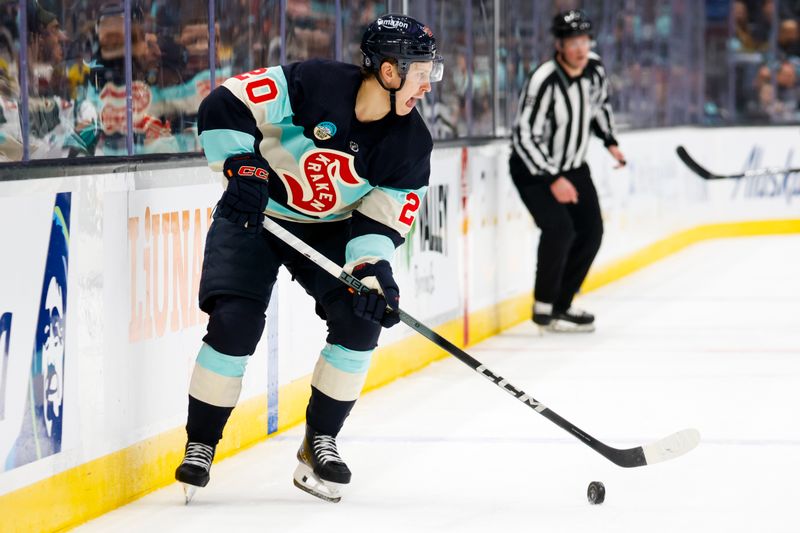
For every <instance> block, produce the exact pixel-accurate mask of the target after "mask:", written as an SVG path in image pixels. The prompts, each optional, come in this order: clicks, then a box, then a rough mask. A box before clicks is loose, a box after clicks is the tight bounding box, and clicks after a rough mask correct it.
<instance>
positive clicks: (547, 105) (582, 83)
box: [511, 52, 617, 183]
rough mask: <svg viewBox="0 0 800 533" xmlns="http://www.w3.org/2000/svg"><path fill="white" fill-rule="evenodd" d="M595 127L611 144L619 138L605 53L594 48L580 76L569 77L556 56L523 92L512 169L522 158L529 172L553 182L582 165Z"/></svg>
mask: <svg viewBox="0 0 800 533" xmlns="http://www.w3.org/2000/svg"><path fill="white" fill-rule="evenodd" d="M590 130H591V132H592V133H594V134H595V135H597V136H598V137H599V138H600V139H602V140H603V142H604V144H605V145H606V146H610V145H612V144H617V141H616V139H615V136H614V116H613V114H612V112H611V104H610V102H609V94H608V81H607V80H606V71H605V69H604V68H603V64H602V63H601V62H600V57H599V56H598V55H597V54H595V53H594V52H592V53H590V54H589V63H588V65H587V66H586V68H585V69H584V71H583V74H582V75H581V76H579V77H577V78H570V77H569V75H568V74H567V73H566V72H565V71H564V69H563V67H562V66H561V65H560V64H559V63H558V61H556V60H555V58H554V59H551V60H550V61H547V62H546V63H543V64H542V65H540V66H539V68H537V69H536V70H535V71H534V72H533V74H531V77H530V78H529V79H528V82H527V84H526V86H525V89H524V90H523V91H522V94H521V95H520V101H519V112H518V114H517V120H516V123H515V124H514V133H513V135H512V145H513V146H512V148H513V153H512V156H511V165H512V172H513V171H514V166H515V164H516V165H520V163H522V164H524V165H525V168H526V169H527V170H528V172H529V173H530V174H533V175H534V176H542V177H543V179H544V180H545V181H548V182H550V183H552V182H553V181H555V179H556V178H558V177H559V176H560V175H561V174H562V173H563V172H564V171H567V170H571V169H575V168H578V167H580V166H581V165H583V163H584V161H585V160H586V151H587V149H588V147H589V132H590ZM515 159H516V161H515Z"/></svg>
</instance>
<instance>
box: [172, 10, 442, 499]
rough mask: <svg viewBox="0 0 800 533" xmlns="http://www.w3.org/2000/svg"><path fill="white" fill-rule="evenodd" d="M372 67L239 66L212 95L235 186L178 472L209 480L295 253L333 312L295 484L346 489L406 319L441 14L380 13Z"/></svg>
mask: <svg viewBox="0 0 800 533" xmlns="http://www.w3.org/2000/svg"><path fill="white" fill-rule="evenodd" d="M361 51H362V54H363V63H362V67H361V68H359V67H357V66H354V65H348V64H343V63H338V62H333V61H324V60H309V61H304V62H300V63H293V64H290V65H285V66H277V67H270V68H260V69H256V70H253V71H251V72H248V73H245V74H241V75H238V76H234V77H232V78H230V79H228V80H227V81H225V83H224V84H223V85H222V86H220V87H218V88H217V89H215V90H214V91H213V92H212V93H211V94H210V95H209V96H208V97H207V98H206V99H205V100H204V101H203V103H202V104H201V106H200V111H199V117H198V121H199V123H198V128H199V132H200V141H201V143H202V145H203V149H204V151H205V155H206V158H207V159H208V162H209V165H210V166H211V168H212V169H213V170H221V171H222V172H223V175H224V177H225V180H226V181H227V183H226V190H225V192H224V193H223V195H222V198H221V199H220V201H219V203H218V204H217V207H216V211H215V214H214V219H213V222H212V224H211V227H210V229H209V232H208V236H207V238H206V248H205V260H204V261H205V262H204V264H203V272H202V279H201V282H200V295H199V299H200V307H201V308H202V309H203V310H204V311H205V312H207V313H208V314H209V322H208V330H207V334H206V335H205V337H203V341H204V344H203V346H202V347H201V349H200V352H199V354H198V356H197V362H196V365H195V368H194V372H193V375H192V378H191V383H190V387H189V413H188V421H187V425H186V431H187V434H188V443H187V445H186V454H185V458H184V460H183V462H182V463H181V465H180V466H179V467H178V469H177V471H176V473H175V476H176V478H177V479H178V480H179V481H181V482H183V483H184V484H186V485H188V487H187V488H188V489H189V490H188V492H187V498H190V497H191V493H192V492H193V488H192V487H203V486H205V485H206V484H207V483H208V481H209V468H210V465H211V462H212V459H213V457H214V450H215V447H216V445H217V442H218V441H219V440H220V438H221V437H222V430H223V427H224V426H225V423H226V421H227V420H228V417H229V415H230V413H231V411H232V410H233V407H234V405H235V404H236V401H237V399H238V397H239V392H240V390H241V383H242V376H243V374H244V370H245V366H246V364H247V360H248V357H249V356H250V355H251V354H252V353H253V352H254V351H255V348H256V343H257V342H258V340H259V338H260V337H261V334H262V332H263V328H264V322H265V320H264V313H265V310H266V308H267V304H268V301H269V298H270V293H271V291H272V287H273V285H274V283H275V279H276V276H277V273H278V269H279V267H280V266H281V265H284V266H286V268H287V269H288V270H289V272H290V273H291V274H292V276H293V278H294V279H296V280H297V281H298V282H299V283H300V285H301V286H302V287H303V288H304V289H305V291H306V292H307V293H308V294H309V295H311V296H312V297H313V298H314V299H315V300H316V313H317V314H318V315H319V316H320V317H321V318H322V319H323V320H325V321H326V322H327V327H328V336H327V339H326V340H327V344H325V346H324V347H323V349H322V351H321V354H320V357H319V360H318V361H317V364H316V366H315V368H314V372H313V375H312V380H311V398H310V400H309V403H308V407H307V410H306V431H305V438H304V439H303V442H302V444H301V445H300V449H299V451H298V453H297V458H298V460H299V465H298V467H297V469H296V471H295V474H294V483H295V485H297V486H298V487H299V488H301V489H302V490H305V491H307V492H309V493H311V494H313V495H315V496H318V497H320V498H322V499H325V500H329V501H334V502H336V501H339V500H340V498H341V495H340V492H339V491H340V488H341V486H343V485H345V484H347V483H349V482H350V476H351V474H350V470H349V469H348V467H347V465H346V464H345V463H344V461H343V460H342V458H341V456H340V455H339V452H338V450H337V446H336V437H337V435H338V433H339V431H340V429H341V428H342V425H343V423H344V421H345V418H346V417H347V415H348V414H349V412H350V410H351V409H352V408H353V405H354V404H355V402H356V399H357V398H358V396H359V393H360V391H361V388H362V386H363V384H364V380H365V378H366V374H367V368H368V367H369V361H370V356H371V354H372V351H373V349H374V348H375V347H376V345H377V342H378V336H379V334H380V329H381V326H383V327H391V326H393V325H394V324H396V323H397V322H398V321H399V317H398V315H397V314H396V313H393V312H387V303H388V305H389V306H390V307H391V308H395V309H396V308H397V306H398V302H399V289H398V286H397V283H396V282H395V280H394V277H393V274H392V268H391V265H390V261H391V259H392V255H393V253H394V250H395V248H396V247H397V246H399V245H400V244H401V243H402V242H403V240H404V237H405V235H406V234H407V232H408V231H409V229H410V227H411V224H412V223H413V222H414V218H415V216H416V212H417V209H418V208H419V206H420V204H421V201H422V198H423V196H424V194H425V191H426V189H427V185H428V179H429V174H430V155H431V150H432V148H433V142H432V140H431V136H430V133H429V132H428V129H427V127H426V126H425V124H424V122H423V121H422V118H421V116H420V115H419V113H418V112H417V110H416V109H415V107H416V104H417V102H418V101H419V100H420V99H422V98H423V97H424V95H425V93H427V92H429V91H430V90H431V83H433V82H436V81H439V80H441V77H442V71H443V68H442V66H443V64H442V60H441V57H440V56H439V54H438V52H437V49H436V41H435V39H434V37H433V34H432V33H431V31H430V29H429V28H428V27H427V26H424V25H423V24H421V23H420V22H418V21H416V20H414V19H412V18H410V17H405V16H401V15H386V16H383V17H380V18H379V19H377V20H376V21H374V22H372V23H371V24H370V25H369V26H368V28H367V29H366V31H365V33H364V36H363V39H362V42H361ZM265 215H266V216H268V217H270V218H271V219H274V220H276V221H277V222H278V223H279V224H281V225H282V226H284V227H285V228H286V229H287V230H289V231H291V232H292V233H294V234H295V235H297V236H299V237H300V238H301V239H302V240H304V241H305V242H306V243H308V244H310V245H311V246H313V247H315V248H316V249H317V250H319V251H320V252H321V253H323V254H324V255H326V256H327V257H328V258H330V259H332V260H333V261H336V262H337V263H339V264H344V265H345V269H346V270H347V271H348V272H350V273H352V274H353V275H354V276H356V277H358V278H360V279H361V280H362V281H364V282H365V283H366V284H368V286H370V287H371V288H372V289H374V290H373V291H372V292H371V293H369V294H367V295H361V294H356V295H353V294H351V293H349V292H348V291H347V288H346V287H345V286H344V285H342V284H341V283H340V282H339V281H338V280H336V279H334V278H333V277H331V276H330V275H329V274H327V273H326V272H325V271H323V270H321V269H319V268H318V267H317V266H315V265H314V264H312V263H311V262H310V261H309V260H308V259H306V258H305V257H304V256H302V255H300V254H299V253H297V252H295V251H294V250H292V249H291V248H289V247H288V246H287V245H285V244H283V243H282V242H281V241H279V240H278V239H277V238H276V237H274V236H272V235H271V234H269V233H268V232H266V230H265V229H264V228H263V227H262V222H263V217H264V216H265Z"/></svg>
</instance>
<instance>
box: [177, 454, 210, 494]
mask: <svg viewBox="0 0 800 533" xmlns="http://www.w3.org/2000/svg"><path fill="white" fill-rule="evenodd" d="M214 451H215V448H214V446H209V445H208V444H201V443H199V442H187V443H186V453H185V455H184V457H183V462H181V464H180V466H178V468H177V470H175V479H177V480H178V481H180V482H181V483H183V493H184V495H185V497H186V503H187V504H188V503H189V502H190V501H191V500H192V497H193V496H194V493H195V492H196V491H197V489H198V488H200V487H205V486H206V485H208V480H209V479H210V475H209V471H210V470H211V461H213V460H214Z"/></svg>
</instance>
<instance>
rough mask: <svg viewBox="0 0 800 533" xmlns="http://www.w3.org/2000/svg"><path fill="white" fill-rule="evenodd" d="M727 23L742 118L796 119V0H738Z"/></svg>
mask: <svg viewBox="0 0 800 533" xmlns="http://www.w3.org/2000/svg"><path fill="white" fill-rule="evenodd" d="M730 26H731V30H732V32H731V33H732V35H731V39H730V49H731V51H732V53H731V57H730V62H731V68H732V69H734V72H735V74H736V77H735V80H734V83H735V84H736V86H735V91H734V92H735V98H736V100H735V106H736V108H737V109H738V110H739V112H740V114H741V116H742V119H744V120H748V121H758V122H796V121H798V120H800V107H798V97H800V93H798V69H800V2H798V1H796V0H781V1H777V0H737V1H735V2H733V7H732V12H731V16H730Z"/></svg>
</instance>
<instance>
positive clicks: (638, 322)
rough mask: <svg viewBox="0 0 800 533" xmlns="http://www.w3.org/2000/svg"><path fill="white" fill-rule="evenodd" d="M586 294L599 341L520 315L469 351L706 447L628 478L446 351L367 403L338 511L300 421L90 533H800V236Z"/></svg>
mask: <svg viewBox="0 0 800 533" xmlns="http://www.w3.org/2000/svg"><path fill="white" fill-rule="evenodd" d="M577 303H578V304H579V305H580V306H581V307H584V308H586V309H588V310H591V311H592V312H595V313H596V314H597V315H598V322H597V324H598V328H597V332H596V333H593V334H582V335H563V334H562V335H557V334H548V335H546V336H544V337H539V336H537V334H536V333H535V330H534V327H533V325H532V324H530V323H526V324H523V325H521V326H519V327H516V328H514V329H512V330H509V331H508V332H507V333H505V334H503V335H500V336H497V337H495V338H492V339H490V340H488V341H487V342H484V343H482V344H480V345H478V346H475V347H472V348H471V349H469V350H468V351H469V352H470V353H472V354H473V355H474V356H475V357H476V358H478V359H479V360H481V361H482V362H484V364H486V365H487V366H488V367H489V368H490V369H491V370H493V371H494V372H495V373H499V374H501V375H503V376H505V377H506V378H508V379H509V380H510V381H511V383H512V384H514V385H516V386H518V387H520V388H522V389H524V390H525V391H526V392H528V393H529V394H531V395H532V396H533V397H534V398H536V399H538V400H540V401H542V402H544V403H545V404H546V405H547V406H549V407H551V408H552V409H553V410H554V411H556V412H557V413H559V414H560V415H562V416H564V417H565V418H567V419H568V420H570V421H571V422H573V423H574V424H576V425H577V426H578V427H580V428H582V429H583V430H585V431H587V432H589V433H590V434H592V435H594V436H595V437H597V438H599V439H601V440H603V441H604V442H606V443H608V444H610V445H612V446H617V447H631V446H636V445H640V444H645V443H648V442H651V441H653V440H656V439H658V438H661V437H663V436H665V435H667V434H669V433H671V432H673V431H678V430H680V429H684V428H687V427H695V428H697V429H699V430H700V432H701V434H702V441H701V443H700V446H699V447H698V448H697V449H695V450H694V451H692V452H690V453H689V454H688V455H686V456H683V457H680V458H678V459H675V460H673V461H668V462H665V463H660V464H656V465H652V466H647V467H643V468H637V469H631V470H626V469H622V468H619V467H617V466H615V465H613V464H611V463H610V462H608V461H607V460H605V459H604V458H603V457H601V456H600V455H598V454H596V453H595V452H594V451H592V450H591V449H589V448H587V447H586V446H584V445H583V444H581V443H579V442H578V441H576V440H575V439H574V438H572V437H571V436H570V435H568V434H567V433H565V432H564V431H563V430H561V429H559V428H558V427H556V426H555V425H553V424H552V423H551V422H549V421H548V420H546V419H544V418H543V417H541V416H540V415H538V414H537V413H535V412H534V411H533V410H531V409H529V408H526V407H525V406H523V405H522V404H520V403H518V402H516V401H514V400H513V399H512V398H511V397H510V396H509V395H507V394H505V393H503V392H502V391H500V390H498V389H497V388H496V387H495V386H493V385H492V384H491V383H489V382H488V381H486V380H485V379H484V378H481V377H480V376H478V375H477V374H475V373H474V372H473V371H472V370H470V369H469V368H468V367H466V366H464V365H463V364H462V363H460V362H459V361H457V360H455V359H448V360H445V361H442V362H439V363H436V364H433V365H431V366H429V367H428V368H426V369H424V370H423V371H421V372H418V373H416V374H414V375H412V376H410V377H407V378H404V379H401V380H398V381H396V382H395V383H393V384H391V385H389V386H387V387H384V388H383V389H380V390H378V391H375V392H373V393H371V394H368V395H366V396H365V397H364V398H363V399H362V400H361V401H360V402H359V403H358V405H357V406H356V408H355V410H354V411H353V413H352V415H351V417H350V419H349V420H348V423H347V424H346V426H345V429H344V431H343V433H342V435H341V438H340V451H341V453H342V455H343V457H344V458H345V459H346V461H347V462H348V464H349V466H350V468H351V469H352V471H353V482H352V484H351V486H350V487H349V489H348V491H347V492H346V493H345V496H344V498H343V500H342V502H341V503H339V504H330V503H325V502H323V501H320V500H317V499H315V498H312V497H311V496H309V495H307V494H305V493H304V492H301V491H299V490H298V489H296V488H295V487H294V486H293V485H292V471H293V470H294V467H295V459H294V454H295V450H296V448H297V445H298V442H299V439H300V434H301V430H300V428H294V429H292V430H291V431H289V432H287V433H285V434H282V435H280V436H278V437H276V438H273V439H270V440H268V441H266V442H264V443H262V444H260V445H258V446H255V447H253V448H251V449H249V450H247V451H245V452H242V453H240V454H238V455H236V456H235V457H233V458H230V459H228V460H226V461H222V462H221V463H219V464H216V465H214V467H213V468H212V480H211V483H210V484H209V486H208V487H207V488H205V489H203V490H201V491H198V493H197V495H196V496H195V499H194V501H193V502H192V503H191V505H189V506H188V507H187V506H184V505H183V494H182V491H181V490H180V488H179V487H178V486H177V485H171V486H169V487H166V488H165V489H163V490H160V491H158V492H155V493H153V494H151V495H149V496H147V497H145V498H142V499H141V500H138V501H136V502H134V503H132V504H131V505H128V506H126V507H123V508H121V509H119V510H117V511H114V512H112V513H109V514H107V515H105V516H103V517H101V518H99V519H97V520H94V521H92V522H90V523H88V524H85V525H84V526H83V527H82V528H80V529H79V530H80V531H85V532H90V531H102V532H108V531H137V532H139V531H151V532H157V531H164V532H167V531H169V532H173V531H185V532H191V533H196V532H200V531H204V532H205V531H208V532H214V533H219V532H225V533H230V532H238V531H272V532H288V531H306V532H317V531H324V532H346V533H356V532H362V531H398V532H399V531H402V532H410V531H455V532H478V531H480V532H488V531H500V530H510V529H512V528H513V530H515V531H526V532H542V531H558V532H573V531H574V532H584V531H586V532H592V533H601V532H637V533H640V532H647V533H650V532H671V533H672V532H676V531H682V532H687V531H703V532H706V531H707V532H726V533H733V532H748V533H749V532H797V531H800V514H798V511H797V508H798V499H800V482H798V479H797V477H798V475H800V414H798V409H800V237H795V236H791V237H788V236H787V237H758V238H746V239H730V240H720V241H715V242H709V243H705V244H700V245H696V246H693V247H691V248H689V249H687V250H685V251H683V252H681V253H679V254H677V255H675V256H672V257H670V258H668V259H666V260H664V261H662V262H660V263H658V264H656V265H654V266H651V267H649V268H646V269H645V270H643V271H641V272H639V273H637V274H635V275H632V276H630V277H628V278H625V279H623V280H621V281H619V282H616V283H614V284H612V285H610V286H607V287H605V288H603V289H600V290H598V291H595V292H593V293H590V294H588V295H586V296H584V297H582V298H581V299H580V300H579V301H578V302H577ZM398 327H403V326H402V325H401V326H398ZM593 480H601V481H603V482H604V483H605V486H606V501H605V503H604V504H603V505H601V506H591V505H589V504H588V503H587V500H586V488H587V485H588V484H589V482H590V481H593Z"/></svg>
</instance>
